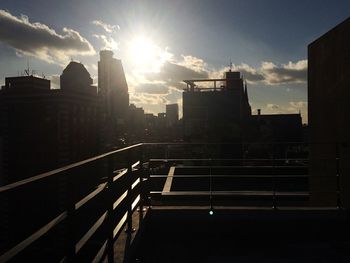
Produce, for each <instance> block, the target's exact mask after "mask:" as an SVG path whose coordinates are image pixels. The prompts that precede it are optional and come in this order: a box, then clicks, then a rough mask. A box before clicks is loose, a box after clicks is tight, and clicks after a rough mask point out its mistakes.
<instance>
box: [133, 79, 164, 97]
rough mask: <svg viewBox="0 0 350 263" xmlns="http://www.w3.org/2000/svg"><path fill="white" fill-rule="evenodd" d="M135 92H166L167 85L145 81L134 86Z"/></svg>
mask: <svg viewBox="0 0 350 263" xmlns="http://www.w3.org/2000/svg"><path fill="white" fill-rule="evenodd" d="M135 92H136V93H147V94H163V95H165V94H168V93H169V86H167V85H166V84H165V83H156V82H155V83H152V82H151V83H145V84H142V85H139V86H136V87H135Z"/></svg>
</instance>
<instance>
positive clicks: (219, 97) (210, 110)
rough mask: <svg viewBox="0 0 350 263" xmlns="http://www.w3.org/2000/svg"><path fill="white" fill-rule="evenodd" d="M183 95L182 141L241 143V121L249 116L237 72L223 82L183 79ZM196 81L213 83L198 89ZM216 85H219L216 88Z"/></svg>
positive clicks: (227, 76) (245, 98) (244, 94)
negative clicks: (184, 85)
mask: <svg viewBox="0 0 350 263" xmlns="http://www.w3.org/2000/svg"><path fill="white" fill-rule="evenodd" d="M184 82H185V83H186V84H187V89H186V90H185V91H184V92H183V126H184V139H185V140H189V141H212V142H213V141H214V142H220V141H224V142H233V141H240V140H241V137H242V135H243V130H242V128H243V126H244V121H245V120H246V119H247V118H248V117H249V116H250V115H251V107H250V105H249V101H248V92H247V87H246V85H244V82H243V78H242V77H241V75H240V72H232V71H229V72H226V73H225V75H224V78H222V79H201V80H185V81H184ZM197 82H212V83H213V84H214V87H213V88H203V89H201V88H199V87H198V86H197V85H196V83H197ZM217 82H219V83H222V85H221V86H220V87H217Z"/></svg>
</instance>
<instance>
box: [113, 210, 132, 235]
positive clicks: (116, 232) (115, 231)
mask: <svg viewBox="0 0 350 263" xmlns="http://www.w3.org/2000/svg"><path fill="white" fill-rule="evenodd" d="M127 217H128V212H125V214H124V215H123V217H122V218H121V219H120V220H119V222H118V224H117V225H116V227H115V228H114V229H113V239H114V240H115V239H116V238H117V237H118V236H119V234H120V232H121V230H122V228H123V226H124V224H125V222H126V219H127Z"/></svg>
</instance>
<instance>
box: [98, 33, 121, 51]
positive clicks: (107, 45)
mask: <svg viewBox="0 0 350 263" xmlns="http://www.w3.org/2000/svg"><path fill="white" fill-rule="evenodd" d="M93 36H94V37H96V38H97V39H99V40H101V41H102V43H103V44H104V46H103V47H102V49H109V50H119V43H118V42H117V41H115V40H114V38H113V37H110V36H106V35H98V34H94V35H93Z"/></svg>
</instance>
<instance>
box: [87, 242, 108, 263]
mask: <svg viewBox="0 0 350 263" xmlns="http://www.w3.org/2000/svg"><path fill="white" fill-rule="evenodd" d="M107 244H108V240H106V241H105V242H104V243H103V245H102V247H101V248H100V249H99V251H98V252H97V254H96V256H95V257H94V259H93V260H92V261H91V262H92V263H98V262H101V259H102V257H103V255H104V254H105V251H106V248H107Z"/></svg>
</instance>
